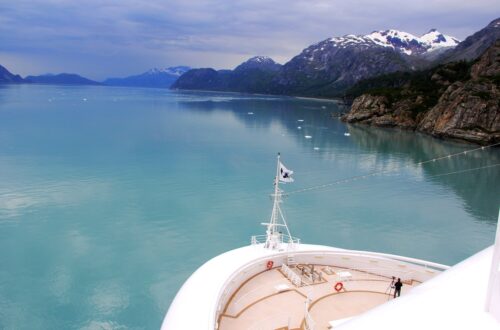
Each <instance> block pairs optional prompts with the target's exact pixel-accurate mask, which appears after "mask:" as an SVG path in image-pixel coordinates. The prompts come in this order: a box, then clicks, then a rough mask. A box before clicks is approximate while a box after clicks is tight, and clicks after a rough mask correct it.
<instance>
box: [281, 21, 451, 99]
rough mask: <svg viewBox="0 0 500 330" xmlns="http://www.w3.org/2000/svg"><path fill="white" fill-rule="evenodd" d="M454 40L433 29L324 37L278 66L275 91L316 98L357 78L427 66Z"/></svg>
mask: <svg viewBox="0 0 500 330" xmlns="http://www.w3.org/2000/svg"><path fill="white" fill-rule="evenodd" d="M458 43H459V40H458V39H456V38H453V37H450V36H447V35H444V34H442V33H440V32H439V31H437V30H435V29H432V30H430V31H429V32H427V33H426V34H424V35H422V36H420V37H416V36H415V35H413V34H411V33H407V32H403V31H398V30H385V31H374V32H372V33H369V34H366V35H358V36H356V35H352V34H350V35H345V36H342V37H333V38H329V39H326V40H323V41H321V42H319V43H317V44H314V45H311V46H309V47H307V48H306V49H304V50H303V51H302V53H301V54H299V55H297V56H295V57H294V58H293V59H292V60H290V62H288V63H286V64H285V65H284V66H283V69H282V70H281V72H280V75H279V77H278V78H277V88H278V92H280V93H289V91H292V92H293V93H297V94H298V93H308V94H309V93H311V92H310V91H311V90H313V89H314V91H315V93H317V95H318V96H323V95H325V96H326V95H332V92H334V91H342V90H344V89H346V88H348V87H349V86H352V85H353V84H354V83H356V82H357V81H359V80H362V79H367V78H370V77H375V76H378V75H382V74H386V73H391V72H396V71H412V70H417V69H420V68H424V67H426V66H429V65H430V63H431V62H430V60H432V59H434V58H435V57H437V56H438V55H439V54H440V53H442V51H444V50H446V49H450V48H452V47H455V46H456V45H457V44H458Z"/></svg>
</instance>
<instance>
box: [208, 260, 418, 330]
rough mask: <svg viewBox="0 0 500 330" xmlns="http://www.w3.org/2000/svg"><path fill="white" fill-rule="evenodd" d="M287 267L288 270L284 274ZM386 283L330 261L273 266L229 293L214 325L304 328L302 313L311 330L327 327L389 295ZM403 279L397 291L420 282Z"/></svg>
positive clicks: (222, 327) (387, 280)
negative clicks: (311, 326)
mask: <svg viewBox="0 0 500 330" xmlns="http://www.w3.org/2000/svg"><path fill="white" fill-rule="evenodd" d="M287 271H288V272H290V271H292V272H293V274H292V275H291V276H290V274H288V276H287V274H286V272H287ZM311 273H312V274H314V275H313V277H314V281H311V279H312V278H313V277H312V276H311ZM291 277H292V278H293V277H295V278H301V279H302V281H303V282H302V284H301V285H298V286H297V285H294V284H293V283H292V281H291V280H290V278H291ZM391 282H392V278H391V277H387V276H382V275H376V274H374V273H371V272H367V271H361V270H356V269H350V268H342V267H337V266H335V265H323V264H308V265H295V266H291V267H289V268H288V269H285V270H284V269H283V268H281V267H278V268H273V269H271V270H266V271H263V272H261V273H259V274H257V275H255V276H253V277H251V278H250V279H248V280H247V281H245V282H244V283H243V284H242V285H241V286H240V287H239V288H238V289H237V290H236V291H235V292H234V293H233V295H232V296H231V298H230V299H229V302H228V303H227V304H226V306H225V308H224V311H223V313H222V314H221V315H220V317H219V322H218V323H219V329H220V330H226V329H256V330H257V329H304V328H306V327H305V322H306V317H307V318H308V319H309V324H312V323H314V329H331V328H332V327H335V325H336V324H340V323H341V322H343V321H346V320H348V319H349V318H351V317H353V316H356V315H359V314H361V313H363V312H365V311H367V310H370V309H372V308H374V307H376V306H378V305H381V304H383V303H385V302H387V301H389V300H390V299H393V298H392V294H393V292H394V291H393V289H392V288H391ZM337 283H342V288H341V289H340V285H337ZM403 284H404V285H403V288H402V293H401V294H402V295H404V294H405V293H406V292H408V291H409V290H411V289H412V288H413V287H414V286H416V285H418V284H420V283H419V282H417V281H413V280H412V281H407V282H403ZM336 285H337V290H338V289H339V290H338V291H337V290H336V289H335V286H336ZM306 304H307V305H306ZM306 309H307V311H308V312H307V313H306Z"/></svg>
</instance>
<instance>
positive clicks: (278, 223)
mask: <svg viewBox="0 0 500 330" xmlns="http://www.w3.org/2000/svg"><path fill="white" fill-rule="evenodd" d="M292 174H293V171H290V170H288V169H287V168H286V167H285V166H284V165H283V164H282V163H281V161H280V153H278V156H277V164H276V176H275V178H274V194H272V195H271V196H272V197H273V210H272V212H271V219H270V220H269V223H263V225H267V230H266V243H265V244H264V247H265V248H268V249H271V250H275V249H279V247H280V245H281V243H284V240H283V238H284V236H285V238H288V242H287V243H293V237H292V235H291V234H290V230H289V229H288V225H287V223H286V220H285V217H284V215H283V212H282V210H281V206H280V204H281V203H282V198H283V190H281V189H280V187H279V184H280V182H284V183H287V182H293V178H292V177H291V175H292Z"/></svg>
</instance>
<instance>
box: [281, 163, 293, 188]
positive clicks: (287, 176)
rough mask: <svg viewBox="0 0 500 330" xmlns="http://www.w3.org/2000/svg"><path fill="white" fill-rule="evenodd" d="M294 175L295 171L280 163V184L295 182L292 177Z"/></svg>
mask: <svg viewBox="0 0 500 330" xmlns="http://www.w3.org/2000/svg"><path fill="white" fill-rule="evenodd" d="M292 174H293V171H291V170H289V169H287V168H286V167H285V165H283V163H282V162H280V178H279V179H280V182H285V183H290V182H293V181H294V180H293V178H292V177H291V175H292Z"/></svg>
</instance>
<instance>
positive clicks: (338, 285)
mask: <svg viewBox="0 0 500 330" xmlns="http://www.w3.org/2000/svg"><path fill="white" fill-rule="evenodd" d="M343 288H344V284H342V282H337V284H335V291H337V292H340V290H342V289H343Z"/></svg>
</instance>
